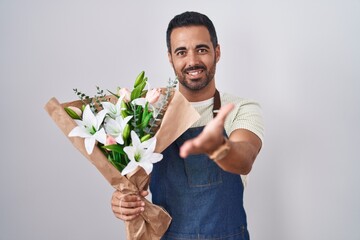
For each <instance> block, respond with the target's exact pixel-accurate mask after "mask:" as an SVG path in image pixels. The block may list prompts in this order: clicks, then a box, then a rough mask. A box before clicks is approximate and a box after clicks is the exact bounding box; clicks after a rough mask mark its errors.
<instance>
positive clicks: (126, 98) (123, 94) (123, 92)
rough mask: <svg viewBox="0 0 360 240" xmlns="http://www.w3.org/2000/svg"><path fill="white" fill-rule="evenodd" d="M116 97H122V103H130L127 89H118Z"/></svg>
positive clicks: (129, 93)
mask: <svg viewBox="0 0 360 240" xmlns="http://www.w3.org/2000/svg"><path fill="white" fill-rule="evenodd" d="M118 95H119V96H120V97H124V98H123V101H124V102H126V103H127V102H130V99H131V92H130V90H129V89H127V88H120V90H119V92H118Z"/></svg>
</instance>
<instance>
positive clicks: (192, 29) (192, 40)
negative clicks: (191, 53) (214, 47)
mask: <svg viewBox="0 0 360 240" xmlns="http://www.w3.org/2000/svg"><path fill="white" fill-rule="evenodd" d="M170 44H171V48H172V49H175V48H177V47H187V48H188V47H191V46H196V45H198V44H208V45H209V46H210V44H211V39H210V33H209V31H208V30H207V28H206V27H204V26H187V27H179V28H174V29H173V30H172V32H171V35H170Z"/></svg>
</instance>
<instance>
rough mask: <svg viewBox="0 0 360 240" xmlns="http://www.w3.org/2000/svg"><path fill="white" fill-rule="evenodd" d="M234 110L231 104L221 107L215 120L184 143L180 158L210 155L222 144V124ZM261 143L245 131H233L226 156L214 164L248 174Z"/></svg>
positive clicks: (234, 171) (253, 135) (254, 135)
mask: <svg viewBox="0 0 360 240" xmlns="http://www.w3.org/2000/svg"><path fill="white" fill-rule="evenodd" d="M233 108H234V105H233V104H228V105H226V106H224V107H222V108H221V109H220V111H219V113H218V114H217V116H216V118H214V119H213V120H212V121H210V122H209V123H208V124H207V125H206V127H205V128H204V130H203V132H202V133H201V134H200V135H199V136H198V137H196V138H194V139H191V140H188V141H186V142H185V143H184V144H183V145H182V146H181V148H180V156H181V157H183V158H185V157H187V156H188V155H190V154H200V153H205V154H208V155H210V154H211V153H212V152H214V151H215V150H216V149H218V148H219V147H220V146H221V145H222V144H223V143H224V141H225V140H224V138H223V131H224V122H225V119H226V117H227V115H228V114H229V113H230V112H231V110H232V109H233ZM261 145H262V142H261V140H260V138H259V137H258V136H256V134H254V133H252V132H251V131H248V130H246V129H237V130H234V131H233V132H232V133H231V134H230V137H229V146H230V150H229V152H228V154H227V155H226V156H225V157H224V158H222V159H220V160H219V161H217V162H216V163H217V164H218V165H219V167H221V168H222V169H223V170H225V171H228V172H232V173H236V174H244V175H245V174H248V173H249V172H250V170H251V168H252V165H253V163H254V161H255V159H256V156H257V154H258V152H259V151H260V149H261Z"/></svg>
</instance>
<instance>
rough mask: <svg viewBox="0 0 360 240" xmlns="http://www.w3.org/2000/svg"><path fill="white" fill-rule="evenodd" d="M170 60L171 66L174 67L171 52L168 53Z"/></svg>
mask: <svg viewBox="0 0 360 240" xmlns="http://www.w3.org/2000/svg"><path fill="white" fill-rule="evenodd" d="M168 59H169V62H170V64H171V65H173V61H172V57H171V53H170V52H169V51H168Z"/></svg>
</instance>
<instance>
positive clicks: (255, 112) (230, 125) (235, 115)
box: [220, 93, 264, 140]
mask: <svg viewBox="0 0 360 240" xmlns="http://www.w3.org/2000/svg"><path fill="white" fill-rule="evenodd" d="M220 99H221V105H222V106H225V105H226V104H229V103H233V104H234V105H235V108H234V110H233V111H232V112H231V113H230V114H229V116H228V117H227V119H226V122H225V128H226V132H227V134H228V135H230V133H231V132H232V131H234V130H236V129H247V130H249V131H251V132H253V133H255V134H256V135H257V136H258V137H259V138H260V139H261V140H263V137H264V124H263V117H262V110H261V106H260V104H259V103H258V102H257V101H255V100H252V99H246V98H241V97H238V96H234V95H231V94H228V93H220Z"/></svg>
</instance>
